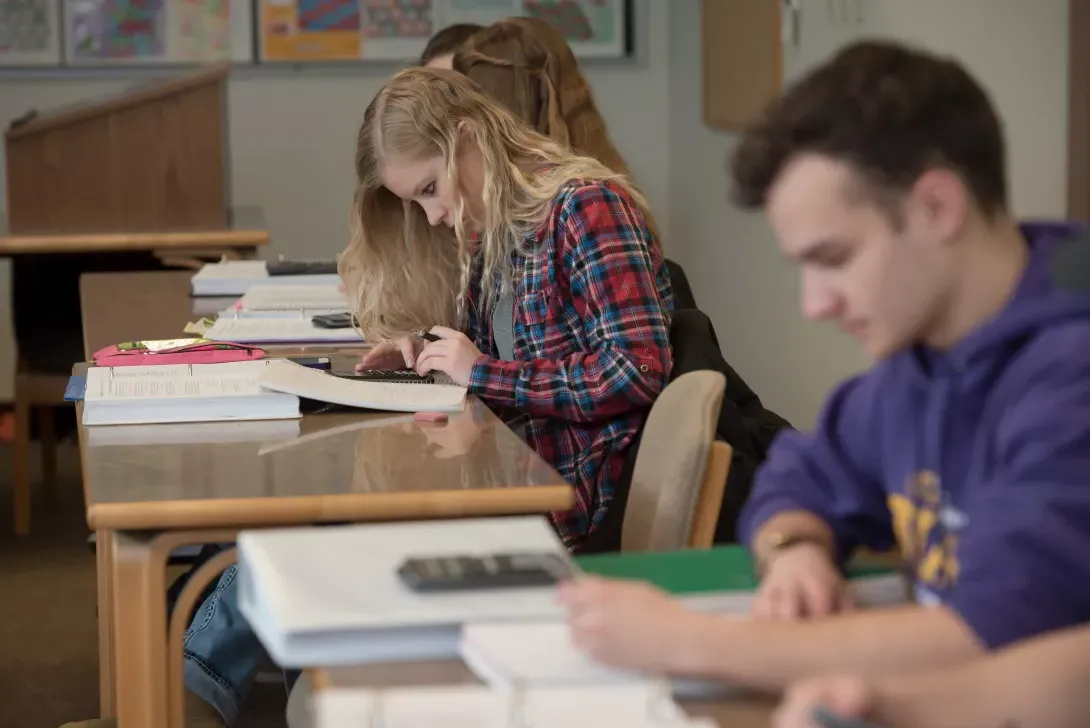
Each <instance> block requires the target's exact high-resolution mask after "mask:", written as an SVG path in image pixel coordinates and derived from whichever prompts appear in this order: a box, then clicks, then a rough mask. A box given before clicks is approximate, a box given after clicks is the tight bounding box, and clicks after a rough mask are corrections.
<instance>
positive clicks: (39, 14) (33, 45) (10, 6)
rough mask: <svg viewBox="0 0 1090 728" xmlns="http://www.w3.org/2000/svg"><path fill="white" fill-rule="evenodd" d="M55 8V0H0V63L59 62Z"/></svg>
mask: <svg viewBox="0 0 1090 728" xmlns="http://www.w3.org/2000/svg"><path fill="white" fill-rule="evenodd" d="M59 9H60V6H59V5H58V4H57V3H56V1H55V0H0V66H58V65H60V63H61V42H60V27H61V25H60V12H59Z"/></svg>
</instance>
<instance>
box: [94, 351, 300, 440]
mask: <svg viewBox="0 0 1090 728" xmlns="http://www.w3.org/2000/svg"><path fill="white" fill-rule="evenodd" d="M269 363H270V360H265V359H261V360H257V361H240V362H228V363H225V364H159V365H155V366H126V367H91V368H89V369H88V370H87V388H86V390H85V392H84V395H83V424H84V425H87V426H90V425H141V424H149V423H161V422H215V421H222V420H275V419H292V418H298V417H299V416H300V414H299V398H298V397H297V396H295V395H291V394H284V393H282V392H273V391H270V390H267V389H263V388H262V387H261V386H260V385H259V384H258V383H257V379H258V376H259V375H260V374H261V373H262V372H263V371H264V370H265V368H266V367H267V366H268V365H269Z"/></svg>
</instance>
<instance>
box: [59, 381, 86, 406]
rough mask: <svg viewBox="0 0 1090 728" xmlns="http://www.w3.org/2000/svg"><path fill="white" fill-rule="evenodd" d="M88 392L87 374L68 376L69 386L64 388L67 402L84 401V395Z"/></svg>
mask: <svg viewBox="0 0 1090 728" xmlns="http://www.w3.org/2000/svg"><path fill="white" fill-rule="evenodd" d="M86 393H87V375H86V374H80V375H74V376H71V377H69V378H68V386H67V387H65V388H64V401H65V402H82V401H83V395H85V394H86Z"/></svg>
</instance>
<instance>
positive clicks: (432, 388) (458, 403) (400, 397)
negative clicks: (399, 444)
mask: <svg viewBox="0 0 1090 728" xmlns="http://www.w3.org/2000/svg"><path fill="white" fill-rule="evenodd" d="M258 382H259V383H260V384H261V386H263V387H266V388H267V389H272V390H275V391H277V392H285V393H287V394H295V395H298V396H300V397H306V398H308V399H316V400H318V401H320V402H331V403H333V404H340V405H344V406H346V407H361V408H366V409H376V410H386V411H390V412H461V411H462V409H463V408H464V407H465V402H466V388H465V387H459V386H457V385H454V384H400V383H394V382H366V381H358V380H356V381H353V380H350V379H341V378H339V377H334V376H331V375H329V374H327V373H325V372H321V371H318V370H315V369H309V368H307V367H304V366H301V365H299V364H296V363H294V362H290V361H286V360H283V359H280V360H277V361H273V362H272V363H271V364H269V366H268V367H267V368H266V369H265V371H264V372H263V373H262V374H261V376H260V377H259V378H258Z"/></svg>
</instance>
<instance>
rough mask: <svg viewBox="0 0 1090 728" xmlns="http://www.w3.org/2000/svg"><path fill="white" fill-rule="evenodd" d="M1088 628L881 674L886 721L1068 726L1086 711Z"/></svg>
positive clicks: (990, 727)
mask: <svg viewBox="0 0 1090 728" xmlns="http://www.w3.org/2000/svg"><path fill="white" fill-rule="evenodd" d="M1088 683H1090V629H1086V628H1080V629H1075V630H1065V631H1063V632H1058V633H1055V634H1054V635H1050V636H1046V637H1040V638H1037V639H1033V640H1030V641H1027V642H1024V643H1022V644H1020V645H1018V646H1015V647H1012V648H1010V649H1006V650H1003V651H1001V652H997V653H994V654H992V655H987V656H985V657H983V658H981V659H979V660H974V661H972V662H970V663H967V664H965V665H959V666H957V667H953V668H950V669H947V670H941V671H938V672H934V673H927V674H921V675H919V676H911V677H908V678H897V679H885V680H880V681H879V682H878V684H877V686H876V690H875V693H876V695H875V698H876V699H875V715H874V717H875V719H876V722H878V723H879V724H881V725H882V726H883V727H884V728H1067V727H1068V726H1072V725H1081V724H1082V722H1083V721H1084V720H1085V718H1086V716H1087V715H1090V690H1087V684H1088Z"/></svg>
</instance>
